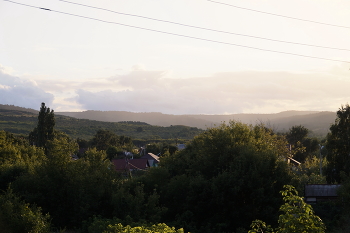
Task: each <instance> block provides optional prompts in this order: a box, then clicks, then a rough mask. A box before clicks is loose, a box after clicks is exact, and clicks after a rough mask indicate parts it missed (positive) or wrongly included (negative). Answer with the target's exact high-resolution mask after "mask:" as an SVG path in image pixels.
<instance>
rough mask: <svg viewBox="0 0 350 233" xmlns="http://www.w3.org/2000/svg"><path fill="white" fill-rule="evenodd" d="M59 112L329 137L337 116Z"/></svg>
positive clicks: (100, 118) (103, 118)
mask: <svg viewBox="0 0 350 233" xmlns="http://www.w3.org/2000/svg"><path fill="white" fill-rule="evenodd" d="M56 114H58V115H64V116H70V117H75V118H80V119H89V120H97V121H107V122H120V121H140V122H146V123H148V124H151V125H158V126H170V125H186V126H191V127H197V128H201V129H206V128H208V127H214V126H215V125H219V124H221V123H223V122H229V121H230V120H235V121H240V122H242V123H246V124H253V125H255V124H259V123H264V124H266V125H267V126H269V127H272V128H273V129H274V130H276V131H277V132H285V131H287V130H288V129H289V128H291V127H292V126H294V125H303V126H305V127H306V128H308V129H310V130H311V131H312V134H313V135H314V136H325V135H326V134H327V133H328V130H329V127H330V125H331V124H332V123H334V120H335V118H336V114H335V112H317V111H285V112H280V113H275V114H230V115H170V114H163V113H158V112H142V113H134V112H125V111H91V110H89V111H84V112H57V113H56Z"/></svg>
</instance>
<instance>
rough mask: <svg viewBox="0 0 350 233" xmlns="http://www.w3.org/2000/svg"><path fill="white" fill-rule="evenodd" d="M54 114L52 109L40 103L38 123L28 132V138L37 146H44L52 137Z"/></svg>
mask: <svg viewBox="0 0 350 233" xmlns="http://www.w3.org/2000/svg"><path fill="white" fill-rule="evenodd" d="M54 127H55V115H54V111H53V110H50V108H48V107H46V106H45V103H41V107H40V111H39V116H38V125H37V127H36V128H35V129H34V130H33V131H32V132H31V133H30V135H29V138H30V140H31V142H32V143H33V144H35V145H36V146H37V147H46V142H47V141H48V140H52V139H53V138H54Z"/></svg>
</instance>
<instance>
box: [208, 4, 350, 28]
mask: <svg viewBox="0 0 350 233" xmlns="http://www.w3.org/2000/svg"><path fill="white" fill-rule="evenodd" d="M206 1H208V2H212V3H216V4H221V5H225V6H229V7H234V8H237V9H241V10H247V11H253V12H257V13H261V14H267V15H273V16H277V17H283V18H288V19H293V20H299V21H304V22H309V23H316V24H321V25H326V26H332V27H339V28H347V29H350V26H342V25H337V24H331V23H323V22H319V21H314V20H309V19H302V18H297V17H292V16H286V15H280V14H275V13H270V12H266V11H260V10H255V9H251V8H246V7H241V6H236V5H232V4H228V3H224V2H218V1H214V0H206Z"/></svg>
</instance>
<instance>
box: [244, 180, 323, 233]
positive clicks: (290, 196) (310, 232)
mask: <svg viewBox="0 0 350 233" xmlns="http://www.w3.org/2000/svg"><path fill="white" fill-rule="evenodd" d="M281 194H282V196H283V201H284V204H283V205H282V206H281V207H280V211H281V212H282V214H281V215H280V216H279V219H278V227H277V228H276V229H275V230H274V229H273V228H272V227H271V226H269V225H267V224H266V223H265V222H263V221H261V220H255V221H253V223H252V224H251V227H252V230H250V231H249V233H264V232H265V233H324V232H325V230H326V227H325V225H324V223H323V222H322V220H321V219H320V218H319V217H318V216H317V215H315V213H314V211H313V208H312V206H311V205H309V204H306V203H305V202H304V200H303V198H302V197H299V196H298V192H297V191H296V190H295V188H294V187H293V186H291V185H285V186H284V190H282V191H281Z"/></svg>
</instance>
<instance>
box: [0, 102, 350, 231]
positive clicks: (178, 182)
mask: <svg viewBox="0 0 350 233" xmlns="http://www.w3.org/2000/svg"><path fill="white" fill-rule="evenodd" d="M21 114H22V113H21ZM7 122H8V121H7ZM127 124H129V123H127ZM30 125H31V126H32V128H31V130H30V131H29V132H28V133H27V134H25V133H21V132H20V131H19V133H11V132H9V131H6V130H2V131H0V229H1V230H2V231H1V232H5V233H12V232H16V233H17V232H32V233H36V232H38V233H39V232H40V233H41V232H67V233H68V232H77V233H78V232H79V233H113V232H150V233H151V232H165V233H171V232H178V233H183V232H192V233H196V232H201V233H202V232H203V233H209V232H218V233H220V232H222V233H223V232H232V233H243V232H249V233H257V232H261V233H262V232H270V233H271V232H275V233H277V232H278V233H282V232H284V233H287V232H288V233H292V232H295V233H297V232H315V233H316V232H317V233H321V232H331V233H338V232H350V221H349V220H350V215H349V210H350V194H349V193H350V177H349V175H350V159H349V154H350V144H349V141H350V138H349V137H350V106H349V105H345V106H341V108H339V110H338V111H337V112H336V118H335V121H334V123H333V124H332V125H331V126H330V129H329V133H328V135H327V136H326V137H325V138H322V139H320V138H315V137H310V136H309V135H310V130H308V129H307V128H305V127H304V126H302V125H295V126H293V127H291V128H290V129H289V131H288V132H286V133H276V132H274V131H273V129H271V128H269V127H267V126H266V125H264V124H258V125H254V126H253V125H248V124H243V123H241V122H237V121H230V122H227V123H224V124H221V125H218V126H215V127H212V128H208V129H207V130H203V131H201V132H198V131H195V132H192V133H193V135H192V138H190V139H189V138H186V139H188V140H187V141H186V148H185V149H183V150H178V149H177V147H176V141H157V140H155V141H153V142H151V141H147V143H146V144H144V146H145V148H146V151H147V152H149V153H155V154H159V155H160V163H159V166H157V167H150V168H148V169H147V170H134V171H133V172H132V173H130V172H129V171H127V172H125V173H124V172H117V171H116V170H115V169H114V167H113V163H112V162H111V160H112V159H115V158H117V157H118V158H120V157H122V156H123V155H124V152H125V151H128V152H132V153H134V157H135V158H137V157H138V156H139V151H138V150H137V149H138V146H137V145H135V144H134V141H133V139H132V137H131V136H130V135H123V134H122V132H118V133H117V131H115V130H114V129H113V128H108V126H109V125H105V126H106V127H102V126H101V127H100V128H95V129H94V130H95V132H94V134H93V135H91V137H85V138H75V137H72V136H70V135H69V134H68V133H66V132H64V131H61V130H60V128H59V127H57V125H58V124H57V117H56V116H55V114H54V111H53V110H51V109H50V108H49V107H47V106H46V105H45V103H42V105H41V108H40V111H39V114H38V115H36V116H35V123H34V124H30ZM73 125H74V124H71V126H72V128H73ZM146 126H147V125H145V124H142V123H139V124H138V126H137V127H142V130H144V129H146V128H147V127H146ZM137 127H136V128H135V131H141V129H138V128H137ZM144 127H145V128H144ZM168 128H169V129H170V128H171V127H168ZM18 129H20V126H18ZM189 130H190V129H189ZM24 132H27V131H24ZM190 135H191V134H188V135H187V137H190ZM169 138H171V137H170V136H169ZM145 140H148V139H147V138H145ZM320 155H321V156H320ZM290 159H293V160H296V161H299V162H300V165H296V164H293V163H288V161H290ZM320 159H322V166H323V168H322V169H323V172H322V173H320ZM306 184H341V187H340V188H339V190H338V198H337V199H335V200H331V201H325V202H322V203H321V202H320V203H316V204H307V203H305V201H304V199H303V195H304V187H305V185H306Z"/></svg>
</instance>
